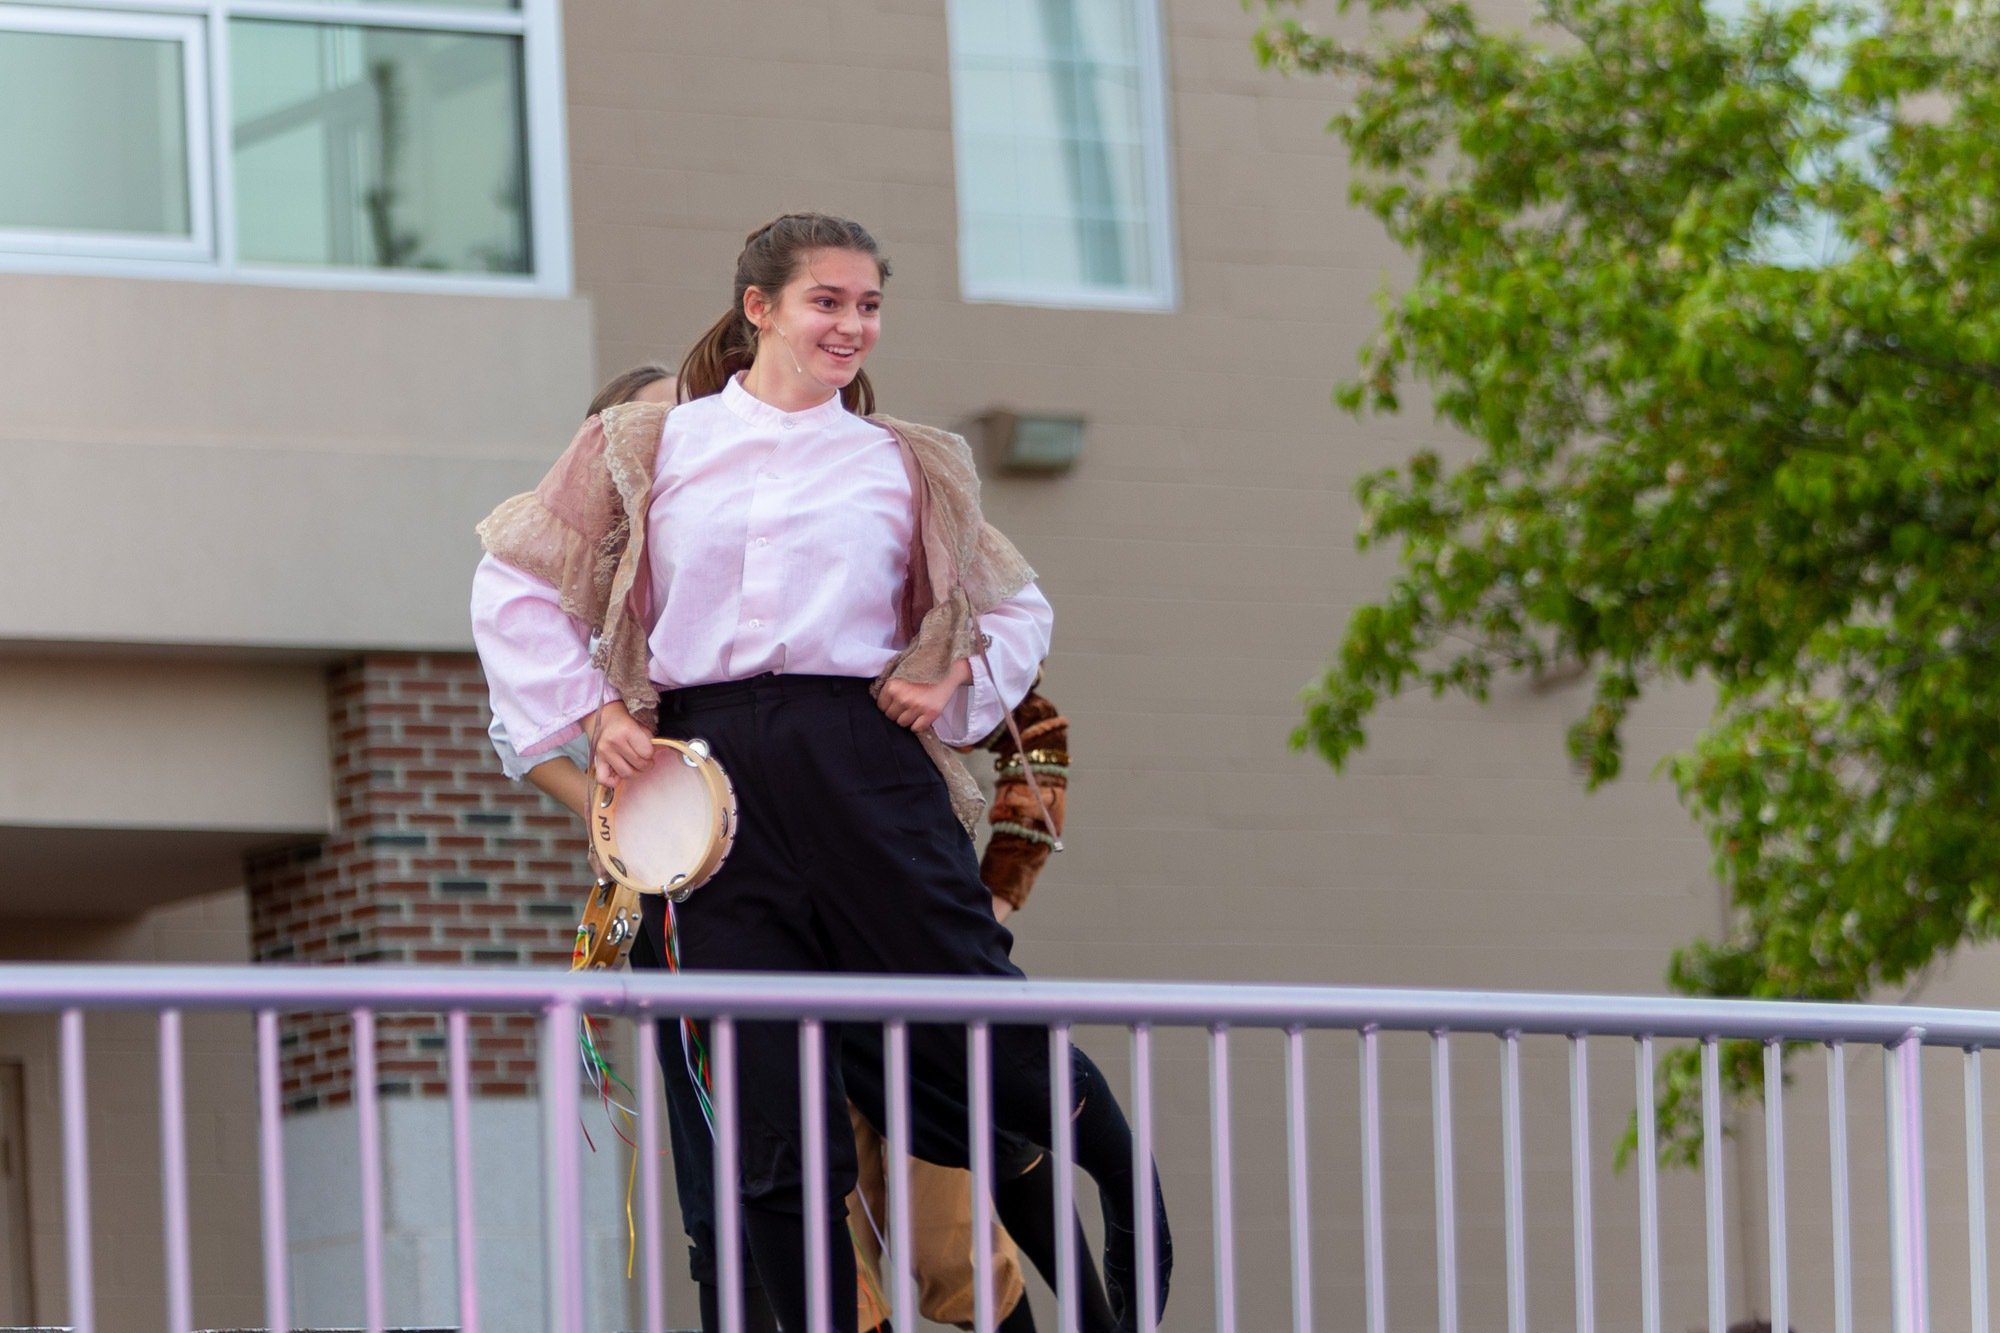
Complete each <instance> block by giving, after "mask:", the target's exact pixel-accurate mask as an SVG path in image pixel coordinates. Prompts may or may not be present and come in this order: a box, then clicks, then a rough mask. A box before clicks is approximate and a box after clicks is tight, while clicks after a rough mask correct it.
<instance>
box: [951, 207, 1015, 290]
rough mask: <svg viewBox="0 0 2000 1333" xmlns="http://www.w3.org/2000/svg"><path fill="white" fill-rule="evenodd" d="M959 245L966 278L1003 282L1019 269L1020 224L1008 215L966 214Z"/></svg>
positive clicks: (996, 283)
mask: <svg viewBox="0 0 2000 1333" xmlns="http://www.w3.org/2000/svg"><path fill="white" fill-rule="evenodd" d="M963 226H964V234H963V236H962V238H961V240H960V245H959V249H960V251H961V253H962V254H963V262H964V264H965V276H966V279H967V281H969V282H972V283H978V284H991V285H1005V284H1009V283H1014V282H1018V281H1019V280H1020V279H1019V278H1018V276H1017V275H1018V274H1019V273H1020V271H1021V236H1020V227H1019V226H1018V225H1017V224H1016V223H1015V221H1014V220H1013V219H1012V218H1000V217H977V216H972V217H967V218H966V219H965V222H964V224H963Z"/></svg>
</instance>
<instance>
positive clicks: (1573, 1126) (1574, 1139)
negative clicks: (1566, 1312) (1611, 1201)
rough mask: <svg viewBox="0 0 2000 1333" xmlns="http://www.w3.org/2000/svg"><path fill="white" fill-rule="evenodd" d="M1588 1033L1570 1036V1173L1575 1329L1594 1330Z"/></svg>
mask: <svg viewBox="0 0 2000 1333" xmlns="http://www.w3.org/2000/svg"><path fill="white" fill-rule="evenodd" d="M1588 1043H1589V1036H1588V1034H1586V1033H1582V1032H1579V1033H1576V1034H1574V1035H1572V1036H1571V1037H1570V1039H1569V1153H1570V1157H1569V1175H1570V1189H1571V1198H1572V1200H1573V1203H1574V1208H1575V1227H1576V1329H1577V1333H1593V1331H1594V1330H1595V1329H1596V1327H1597V1285H1596V1267H1597V1266H1596V1263H1595V1259H1594V1256H1593V1253H1592V1229H1593V1227H1594V1225H1595V1218H1594V1217H1593V1215H1592V1211H1591V1192H1590V1048H1589V1044H1588Z"/></svg>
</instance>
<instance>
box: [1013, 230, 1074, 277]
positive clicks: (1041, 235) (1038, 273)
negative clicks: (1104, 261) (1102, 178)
mask: <svg viewBox="0 0 2000 1333" xmlns="http://www.w3.org/2000/svg"><path fill="white" fill-rule="evenodd" d="M1019 272H1020V278H1019V280H1020V282H1021V284H1022V285H1023V286H1026V287H1047V288H1055V289H1058V290H1059V289H1061V288H1065V287H1078V286H1081V285H1083V281H1084V268H1083V235H1082V233H1081V232H1079V231H1078V229H1077V224H1076V223H1074V222H1055V221H1044V220H1041V219H1033V218H1031V219H1027V220H1025V221H1023V222H1022V223H1021V267H1020V270H1019Z"/></svg>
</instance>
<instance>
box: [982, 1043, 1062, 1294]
mask: <svg viewBox="0 0 2000 1333" xmlns="http://www.w3.org/2000/svg"><path fill="white" fill-rule="evenodd" d="M991 1042H992V1033H991V1030H990V1029H989V1028H988V1027H987V1025H986V1023H985V1022H984V1021H977V1022H974V1023H972V1024H970V1025H968V1027H967V1029H966V1059H967V1060H968V1061H969V1062H970V1064H971V1080H970V1081H971V1085H972V1105H971V1112H972V1117H971V1119H972V1124H971V1132H972V1235H973V1242H972V1327H973V1330H974V1333H993V1326H994V1324H995V1322H996V1321H997V1320H998V1318H999V1315H998V1313H997V1311H995V1309H994V1301H993V1245H992V1243H991V1237H992V1235H993V1047H992V1044H991ZM1053 1100H1054V1099H1053V1098H1051V1101H1053ZM1058 1234H1060V1233H1058ZM1074 1299H1075V1290H1074V1289H1073V1288H1072V1289H1071V1290H1069V1291H1058V1292H1057V1293H1056V1304H1057V1305H1059V1306H1060V1305H1063V1304H1066V1303H1067V1302H1069V1301H1072V1300H1074Z"/></svg>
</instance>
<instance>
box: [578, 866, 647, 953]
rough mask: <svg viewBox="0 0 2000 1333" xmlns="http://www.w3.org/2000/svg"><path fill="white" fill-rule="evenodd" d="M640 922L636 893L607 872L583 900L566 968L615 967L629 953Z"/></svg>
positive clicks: (641, 922) (639, 927)
mask: <svg viewBox="0 0 2000 1333" xmlns="http://www.w3.org/2000/svg"><path fill="white" fill-rule="evenodd" d="M643 928H644V922H643V920H642V919H641V917H640V914H639V895H638V894H636V893H634V892H633V891H632V890H630V889H628V888H626V887H625V886H624V885H623V884H620V883H619V882H618V881H617V880H615V879H612V878H611V877H610V876H609V875H607V876H605V877H604V878H603V879H600V880H598V881H597V883H595V884H593V885H592V886H591V889H590V897H588V898H587V899H585V900H584V904H583V919H582V920H580V921H578V922H577V923H576V943H575V944H574V945H573V946H572V947H571V949H570V956H569V970H570V971H572V972H594V971H597V970H599V969H611V970H616V969H617V968H618V967H619V965H621V964H622V963H624V961H625V955H626V954H628V953H630V952H632V942H633V941H634V940H636V939H638V938H639V931H640V930H641V929H643Z"/></svg>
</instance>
